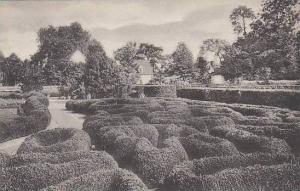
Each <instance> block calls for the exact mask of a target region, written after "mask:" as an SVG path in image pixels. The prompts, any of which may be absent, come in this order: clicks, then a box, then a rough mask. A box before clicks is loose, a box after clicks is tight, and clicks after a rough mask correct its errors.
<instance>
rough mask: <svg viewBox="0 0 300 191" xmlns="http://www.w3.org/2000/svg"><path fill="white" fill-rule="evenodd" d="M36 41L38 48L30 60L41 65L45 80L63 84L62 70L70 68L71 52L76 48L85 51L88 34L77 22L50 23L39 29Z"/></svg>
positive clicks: (48, 82) (88, 38)
mask: <svg viewBox="0 0 300 191" xmlns="http://www.w3.org/2000/svg"><path fill="white" fill-rule="evenodd" d="M38 41H39V50H38V52H37V53H36V55H34V57H33V58H34V59H32V60H33V61H34V62H37V63H38V64H39V65H43V70H44V76H45V82H46V83H47V84H62V85H64V84H65V83H66V81H63V80H64V79H65V77H66V76H64V70H67V69H69V68H70V67H69V64H70V58H71V56H72V54H73V53H74V52H75V51H76V50H79V51H80V52H82V53H83V54H85V53H86V49H87V45H88V43H89V41H90V34H89V33H88V32H87V31H85V30H83V28H82V27H81V25H80V24H79V23H77V22H75V23H72V24H71V25H70V26H59V27H53V26H51V25H50V26H48V27H46V28H41V29H40V30H39V32H38Z"/></svg>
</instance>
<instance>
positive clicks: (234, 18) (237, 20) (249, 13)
mask: <svg viewBox="0 0 300 191" xmlns="http://www.w3.org/2000/svg"><path fill="white" fill-rule="evenodd" d="M229 18H230V21H231V24H232V26H233V30H234V32H236V33H237V34H243V36H244V37H245V36H246V35H247V31H248V30H249V29H248V28H250V26H249V24H250V23H252V22H253V20H254V19H255V14H254V12H253V10H252V9H251V8H248V7H246V6H239V7H237V8H235V9H233V11H232V13H231V15H230V17H229Z"/></svg>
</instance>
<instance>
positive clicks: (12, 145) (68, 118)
mask: <svg viewBox="0 0 300 191" xmlns="http://www.w3.org/2000/svg"><path fill="white" fill-rule="evenodd" d="M49 101H50V104H49V111H50V113H51V123H50V125H49V126H48V127H47V129H54V128H57V127H64V128H76V129H82V124H83V121H84V117H85V115H83V114H78V113H72V112H70V111H67V110H65V104H66V102H67V100H58V99H52V98H50V100H49ZM25 138H26V137H21V138H18V139H13V140H10V141H7V142H4V143H0V151H4V152H6V153H8V154H15V153H16V152H17V150H18V148H19V147H20V145H21V144H22V142H23V141H24V139H25Z"/></svg>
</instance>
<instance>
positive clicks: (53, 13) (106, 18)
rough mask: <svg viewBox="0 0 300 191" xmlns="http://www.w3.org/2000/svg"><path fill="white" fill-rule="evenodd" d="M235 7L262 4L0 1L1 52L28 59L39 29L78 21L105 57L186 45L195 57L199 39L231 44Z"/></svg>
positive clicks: (247, 0)
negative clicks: (131, 48) (149, 46)
mask: <svg viewBox="0 0 300 191" xmlns="http://www.w3.org/2000/svg"><path fill="white" fill-rule="evenodd" d="M238 5H246V6H248V7H251V8H252V9H253V10H254V11H258V10H259V9H260V5H261V0H97V1H96V0H90V1H83V0H81V1H1V0H0V50H1V51H2V52H3V53H4V55H5V56H8V55H9V54H10V53H12V52H15V53H17V54H18V55H19V56H20V57H21V58H23V59H24V58H28V57H29V55H32V54H34V53H35V52H36V50H37V46H38V43H37V40H36V39H37V31H38V29H39V28H41V27H45V26H48V25H54V26H58V25H69V24H70V23H71V22H74V21H78V22H79V23H81V24H82V26H83V27H84V29H86V30H88V31H90V33H91V34H92V36H93V37H94V38H96V39H97V40H99V41H100V42H101V43H102V44H103V46H104V48H105V50H106V52H107V53H108V55H112V52H113V50H115V49H117V48H119V47H121V46H123V45H124V44H125V43H126V42H128V41H138V42H150V43H154V44H155V45H157V46H161V47H163V49H164V52H165V53H170V52H172V51H173V50H174V49H175V47H176V44H177V43H178V42H185V43H186V44H187V45H188V46H189V48H190V49H191V50H192V52H193V54H194V57H196V56H197V54H198V51H199V47H200V45H201V43H202V41H203V40H204V39H207V38H222V39H226V40H228V41H233V40H234V39H235V38H236V35H235V34H234V33H233V32H232V27H231V23H230V21H229V18H228V17H229V15H230V13H231V11H232V9H233V8H235V7H237V6H238Z"/></svg>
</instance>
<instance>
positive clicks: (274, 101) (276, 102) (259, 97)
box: [177, 88, 300, 110]
mask: <svg viewBox="0 0 300 191" xmlns="http://www.w3.org/2000/svg"><path fill="white" fill-rule="evenodd" d="M177 96H178V97H182V98H188V99H195V100H204V101H218V102H225V103H245V104H254V105H268V106H276V107H283V108H289V109H293V110H300V95H299V92H297V91H294V92H293V91H284V90H275V91H274V90H264V91H262V90H261V91H257V90H234V89H224V90H220V89H213V88H210V89H207V88H188V89H180V90H178V91H177Z"/></svg>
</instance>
